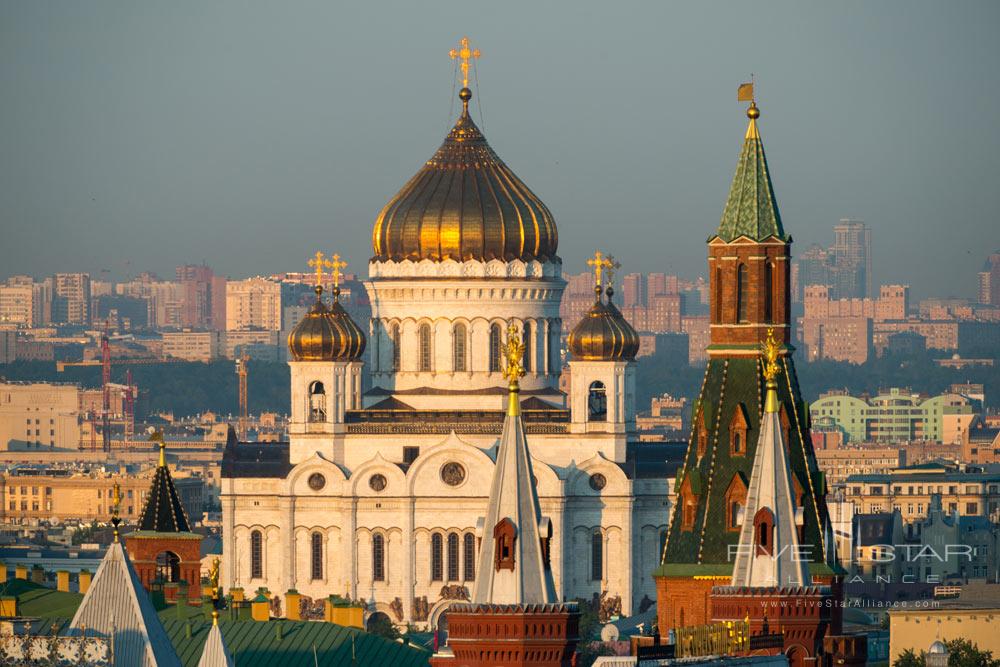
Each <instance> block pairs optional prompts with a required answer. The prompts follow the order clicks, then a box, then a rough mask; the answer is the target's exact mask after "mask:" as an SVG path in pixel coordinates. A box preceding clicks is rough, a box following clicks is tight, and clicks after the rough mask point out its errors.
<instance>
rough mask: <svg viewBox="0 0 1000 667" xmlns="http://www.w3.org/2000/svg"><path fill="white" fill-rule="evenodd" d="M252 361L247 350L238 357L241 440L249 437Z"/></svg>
mask: <svg viewBox="0 0 1000 667" xmlns="http://www.w3.org/2000/svg"><path fill="white" fill-rule="evenodd" d="M248 361H250V355H248V354H247V353H246V352H240V354H239V355H238V356H237V357H236V375H238V376H239V379H240V381H239V393H240V395H239V403H240V418H239V422H238V424H237V433H239V436H240V440H246V437H247V424H248V422H249V413H248V410H247V362H248Z"/></svg>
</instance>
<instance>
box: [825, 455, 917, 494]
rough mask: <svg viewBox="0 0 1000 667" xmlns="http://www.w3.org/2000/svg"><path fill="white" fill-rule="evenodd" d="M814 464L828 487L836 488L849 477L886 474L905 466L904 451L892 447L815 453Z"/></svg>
mask: <svg viewBox="0 0 1000 667" xmlns="http://www.w3.org/2000/svg"><path fill="white" fill-rule="evenodd" d="M816 463H817V464H818V465H819V469H820V470H822V471H823V474H824V475H825V477H826V482H827V484H828V485H829V486H837V485H839V484H841V483H842V482H844V481H846V480H847V478H848V477H850V476H851V475H877V474H884V473H888V472H890V471H892V470H894V469H896V468H899V467H900V466H904V465H906V450H905V449H896V448H894V447H851V448H843V449H823V450H819V451H817V452H816Z"/></svg>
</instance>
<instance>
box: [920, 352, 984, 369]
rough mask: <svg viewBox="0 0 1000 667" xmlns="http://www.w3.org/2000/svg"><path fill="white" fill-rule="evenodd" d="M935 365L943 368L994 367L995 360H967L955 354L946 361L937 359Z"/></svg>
mask: <svg viewBox="0 0 1000 667" xmlns="http://www.w3.org/2000/svg"><path fill="white" fill-rule="evenodd" d="M934 363H936V364H937V365H938V366H941V367H942V368H974V367H976V366H993V363H994V360H993V359H965V358H963V357H961V356H959V355H958V353H955V354H953V355H951V356H950V357H948V358H946V359H935V360H934Z"/></svg>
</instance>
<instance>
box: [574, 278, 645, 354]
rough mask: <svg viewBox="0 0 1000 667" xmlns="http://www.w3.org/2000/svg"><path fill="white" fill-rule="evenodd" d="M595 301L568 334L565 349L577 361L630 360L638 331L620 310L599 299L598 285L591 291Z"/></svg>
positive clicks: (636, 345)
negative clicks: (567, 347)
mask: <svg viewBox="0 0 1000 667" xmlns="http://www.w3.org/2000/svg"><path fill="white" fill-rule="evenodd" d="M594 292H595V294H596V296H597V300H596V301H595V302H594V305H593V306H591V308H590V310H589V311H587V314H586V315H584V316H583V319H582V320H580V322H579V323H578V324H577V325H576V326H575V327H573V331H571V332H570V334H569V351H570V354H571V355H572V356H573V359H576V360H579V361H632V360H633V359H635V355H636V354H638V353H639V334H637V333H636V331H635V329H633V328H632V325H631V324H629V323H628V320H626V319H625V316H624V315H622V312H621V311H620V310H618V308H617V307H616V306H615V304H613V303H612V302H611V296H612V295H613V294H614V292H613V291H612V289H611V288H610V287H609V288H608V300H607V302H606V303H605V302H604V300H603V299H602V298H601V288H600V287H597V288H596V289H595V290H594Z"/></svg>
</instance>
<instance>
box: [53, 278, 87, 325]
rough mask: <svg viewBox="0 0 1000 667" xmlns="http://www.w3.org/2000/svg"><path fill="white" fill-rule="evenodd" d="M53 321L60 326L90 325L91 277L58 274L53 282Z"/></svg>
mask: <svg viewBox="0 0 1000 667" xmlns="http://www.w3.org/2000/svg"><path fill="white" fill-rule="evenodd" d="M52 321H53V322H56V323H59V324H89V323H90V275H89V274H86V273H57V274H56V275H55V276H54V280H53V303H52Z"/></svg>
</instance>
